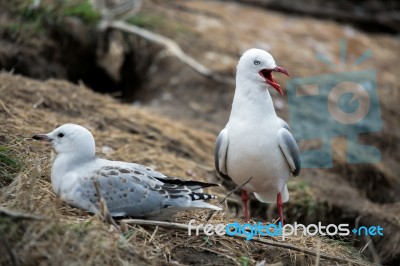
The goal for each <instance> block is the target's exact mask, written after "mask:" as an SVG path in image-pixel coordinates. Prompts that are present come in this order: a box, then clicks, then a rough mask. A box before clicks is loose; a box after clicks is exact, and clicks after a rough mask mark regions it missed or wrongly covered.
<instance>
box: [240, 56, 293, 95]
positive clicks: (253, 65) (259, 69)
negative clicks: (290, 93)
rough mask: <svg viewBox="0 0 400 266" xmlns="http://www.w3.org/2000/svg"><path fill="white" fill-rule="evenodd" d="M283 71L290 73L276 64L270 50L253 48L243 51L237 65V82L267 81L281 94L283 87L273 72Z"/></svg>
mask: <svg viewBox="0 0 400 266" xmlns="http://www.w3.org/2000/svg"><path fill="white" fill-rule="evenodd" d="M273 71H276V72H281V73H283V74H285V75H287V76H289V73H288V72H287V70H286V69H284V68H283V67H279V66H277V65H276V63H275V60H274V58H273V57H272V55H271V54H269V53H268V52H266V51H264V50H261V49H256V48H252V49H249V50H247V51H246V52H244V53H243V55H242V56H241V57H240V60H239V63H238V65H237V74H236V80H237V83H239V84H240V83H249V82H255V83H257V84H260V85H264V84H265V83H267V84H268V85H269V86H272V87H273V88H275V89H276V90H277V91H278V92H279V93H280V94H283V92H282V89H281V87H280V85H279V84H278V83H276V81H275V79H274V76H273V75H272V72H273Z"/></svg>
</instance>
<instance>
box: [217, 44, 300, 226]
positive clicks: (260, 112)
mask: <svg viewBox="0 0 400 266" xmlns="http://www.w3.org/2000/svg"><path fill="white" fill-rule="evenodd" d="M272 71H277V72H281V73H284V74H286V75H289V74H288V72H287V71H286V70H285V69H284V68H282V67H279V66H277V65H276V63H275V60H274V58H273V57H272V56H271V55H270V54H269V53H268V52H266V51H263V50H260V49H250V50H248V51H246V52H245V53H244V54H243V55H242V57H241V58H240V60H239V63H238V65H237V74H236V90H235V96H234V99H233V103H232V110H231V115H230V117H229V121H228V123H227V125H226V126H225V128H224V129H223V130H222V131H221V133H220V134H219V136H218V138H217V142H216V145H215V167H216V169H217V171H218V173H219V174H220V175H221V176H228V177H230V178H231V179H232V180H233V181H234V182H235V183H236V184H238V185H242V184H244V183H245V182H246V181H247V180H249V178H250V177H252V179H251V180H250V182H248V183H247V184H246V185H245V186H244V187H243V189H242V200H243V207H244V213H245V219H246V220H248V218H249V216H248V211H247V191H248V192H254V195H255V196H256V198H257V199H258V200H259V201H261V202H275V200H276V202H277V205H278V210H279V216H280V221H281V222H282V224H283V211H282V207H283V203H282V198H283V202H286V201H287V200H288V199H289V193H288V190H287V186H286V182H287V181H288V179H289V177H290V175H291V174H292V175H293V176H297V175H299V173H300V168H301V166H300V155H299V149H298V147H297V144H296V141H295V140H294V138H293V136H292V134H291V133H290V129H289V126H288V125H287V124H286V122H285V121H283V120H282V119H281V118H279V117H278V116H277V115H276V113H275V109H274V105H273V103H272V98H271V95H270V94H269V91H268V89H270V88H272V87H273V88H275V89H276V90H277V91H278V92H279V93H280V94H283V93H282V90H281V88H280V86H279V84H278V83H276V81H275V79H274V77H273V76H272Z"/></svg>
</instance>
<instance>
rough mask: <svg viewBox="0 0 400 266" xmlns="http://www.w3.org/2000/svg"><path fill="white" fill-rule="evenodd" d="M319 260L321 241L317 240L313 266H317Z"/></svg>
mask: <svg viewBox="0 0 400 266" xmlns="http://www.w3.org/2000/svg"><path fill="white" fill-rule="evenodd" d="M320 258H321V239H318V246H317V257H316V258H315V266H319V261H320Z"/></svg>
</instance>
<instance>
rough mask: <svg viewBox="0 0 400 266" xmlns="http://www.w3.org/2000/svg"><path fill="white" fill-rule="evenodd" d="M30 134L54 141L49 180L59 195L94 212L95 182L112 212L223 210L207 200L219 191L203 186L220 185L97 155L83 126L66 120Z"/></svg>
mask: <svg viewBox="0 0 400 266" xmlns="http://www.w3.org/2000/svg"><path fill="white" fill-rule="evenodd" d="M32 138H33V139H36V140H43V141H48V142H51V144H52V145H53V147H54V149H55V151H56V152H57V157H56V158H55V160H54V163H53V166H52V169H51V183H52V186H53V189H54V191H55V192H56V194H57V195H59V196H60V197H61V198H62V199H63V200H65V201H66V202H67V203H68V204H70V205H72V206H75V207H78V208H81V209H83V210H86V211H89V212H92V213H96V212H97V211H98V207H97V202H98V197H97V194H96V188H95V186H94V182H95V181H97V182H98V184H99V187H100V193H101V196H102V197H103V198H104V200H105V201H106V204H107V208H108V210H109V212H110V214H111V215H112V216H131V217H146V218H149V217H152V218H158V219H168V218H169V217H170V216H171V215H173V214H175V213H177V212H179V211H183V210H189V209H194V208H204V209H212V210H221V208H219V207H217V206H214V205H211V204H209V203H206V202H204V200H207V199H213V198H216V197H215V196H213V195H209V194H204V193H202V188H205V187H211V186H218V185H217V184H211V183H203V182H198V181H185V180H180V179H176V178H170V177H167V176H165V175H163V174H161V173H159V172H156V171H154V170H152V169H151V168H149V167H146V166H143V165H140V164H134V163H127V162H120V161H109V160H106V159H101V158H98V157H96V156H95V141H94V138H93V135H92V134H91V133H90V131H88V130H87V129H86V128H84V127H82V126H79V125H75V124H65V125H63V126H60V127H58V128H56V129H55V130H54V131H52V132H50V133H48V134H37V135H34V136H33V137H32Z"/></svg>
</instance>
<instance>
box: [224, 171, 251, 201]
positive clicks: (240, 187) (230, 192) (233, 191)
mask: <svg viewBox="0 0 400 266" xmlns="http://www.w3.org/2000/svg"><path fill="white" fill-rule="evenodd" d="M252 179H253V177H252V176H250V178H249V179H247V181H246V182H244V183H243V184H241V185H240V186H238V187H237V188H235V189H234V190H232V191H229V193H228V194H226V196H225V197H224V198H223V199H222V200H221V201H220V202H219V204H222V203H224V202H225V200H226V199H227V198H229V197H230V196H231V195H232V194H233V193H235V192H236V191H238V190H239V189H242V187H244V186H245V185H247V183H249V182H250V181H251V180H252Z"/></svg>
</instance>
